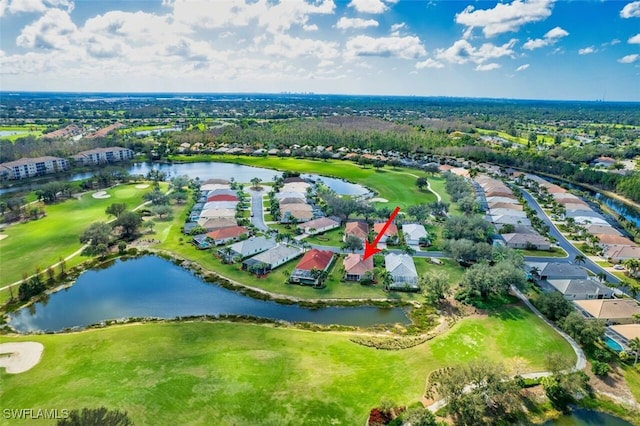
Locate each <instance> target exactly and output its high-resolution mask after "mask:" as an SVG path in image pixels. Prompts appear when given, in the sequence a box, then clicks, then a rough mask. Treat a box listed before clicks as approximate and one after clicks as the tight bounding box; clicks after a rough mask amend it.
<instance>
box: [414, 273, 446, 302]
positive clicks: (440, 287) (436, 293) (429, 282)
mask: <svg viewBox="0 0 640 426" xmlns="http://www.w3.org/2000/svg"><path fill="white" fill-rule="evenodd" d="M418 286H419V287H420V290H422V294H423V295H424V297H425V299H426V300H427V303H429V304H430V305H436V304H438V303H439V302H440V301H441V300H444V299H445V298H446V297H447V295H448V294H449V292H450V291H451V280H450V278H449V274H447V273H446V272H443V271H434V272H427V273H424V274H422V275H420V278H419V279H418Z"/></svg>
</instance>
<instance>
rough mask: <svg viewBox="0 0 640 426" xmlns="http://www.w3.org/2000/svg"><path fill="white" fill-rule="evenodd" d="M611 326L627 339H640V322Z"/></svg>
mask: <svg viewBox="0 0 640 426" xmlns="http://www.w3.org/2000/svg"><path fill="white" fill-rule="evenodd" d="M609 328H611V329H613V331H615V332H616V333H618V334H619V335H620V336H622V337H624V338H625V339H626V340H627V341H629V340H631V339H635V338H638V339H640V324H620V325H612V326H610V327H609Z"/></svg>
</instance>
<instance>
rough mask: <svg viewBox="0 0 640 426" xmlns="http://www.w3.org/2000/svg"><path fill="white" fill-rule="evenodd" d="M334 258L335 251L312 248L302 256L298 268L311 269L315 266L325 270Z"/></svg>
mask: <svg viewBox="0 0 640 426" xmlns="http://www.w3.org/2000/svg"><path fill="white" fill-rule="evenodd" d="M332 259H333V252H331V251H328V250H317V249H311V250H309V251H308V252H306V253H305V254H304V256H302V259H300V262H298V265H297V266H296V269H302V270H305V271H311V270H313V269H314V268H315V269H320V270H324V269H327V268H328V267H329V265H330V264H331V260H332Z"/></svg>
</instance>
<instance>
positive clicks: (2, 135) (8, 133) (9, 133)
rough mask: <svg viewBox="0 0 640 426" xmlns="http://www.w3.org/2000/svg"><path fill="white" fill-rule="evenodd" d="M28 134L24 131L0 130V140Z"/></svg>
mask: <svg viewBox="0 0 640 426" xmlns="http://www.w3.org/2000/svg"><path fill="white" fill-rule="evenodd" d="M25 133H29V132H28V131H25V130H0V138H6V137H7V136H15V135H22V134H25Z"/></svg>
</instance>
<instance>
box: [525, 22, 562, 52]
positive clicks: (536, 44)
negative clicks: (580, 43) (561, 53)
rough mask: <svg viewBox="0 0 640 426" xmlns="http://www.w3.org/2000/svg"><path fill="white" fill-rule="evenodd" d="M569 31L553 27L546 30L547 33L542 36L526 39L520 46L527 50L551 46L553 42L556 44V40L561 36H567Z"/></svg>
mask: <svg viewBox="0 0 640 426" xmlns="http://www.w3.org/2000/svg"><path fill="white" fill-rule="evenodd" d="M568 35H569V33H568V32H567V31H565V30H563V29H562V28H560V27H555V28H553V29H551V30H549V31H547V33H546V34H545V35H544V37H543V38H536V39H533V40H531V39H529V40H527V41H526V43H525V44H524V45H523V46H522V47H523V48H525V49H527V50H534V49H539V48H541V47H545V46H552V45H554V44H556V43H557V42H558V40H560V39H561V38H563V37H566V36H568Z"/></svg>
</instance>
